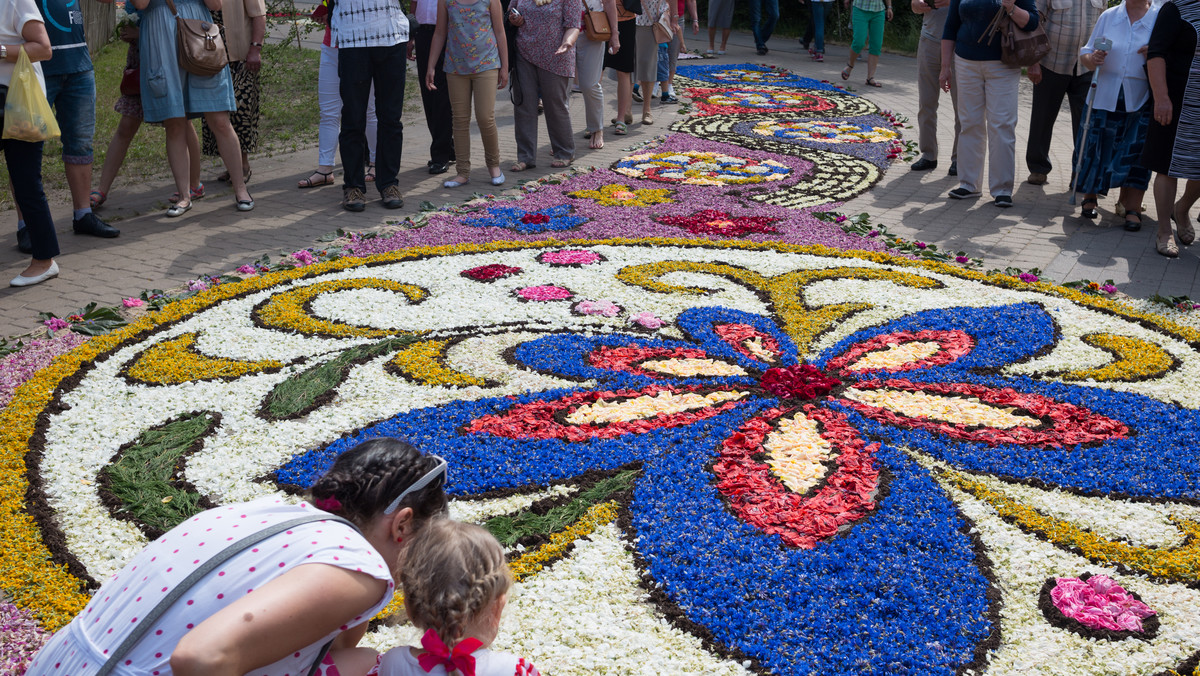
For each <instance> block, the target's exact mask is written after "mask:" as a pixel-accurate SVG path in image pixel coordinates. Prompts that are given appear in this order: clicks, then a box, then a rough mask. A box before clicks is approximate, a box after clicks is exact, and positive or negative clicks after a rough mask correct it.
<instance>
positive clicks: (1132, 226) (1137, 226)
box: [1125, 210, 1142, 232]
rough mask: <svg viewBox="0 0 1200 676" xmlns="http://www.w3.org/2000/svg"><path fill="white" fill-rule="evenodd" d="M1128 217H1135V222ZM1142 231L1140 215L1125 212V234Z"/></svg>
mask: <svg viewBox="0 0 1200 676" xmlns="http://www.w3.org/2000/svg"><path fill="white" fill-rule="evenodd" d="M1130 216H1137V220H1136V221H1134V220H1131V219H1130V218H1129V217H1130ZM1141 229H1142V215H1141V214H1140V213H1138V212H1137V211H1132V210H1131V211H1126V212H1125V232H1137V231H1138V230H1141Z"/></svg>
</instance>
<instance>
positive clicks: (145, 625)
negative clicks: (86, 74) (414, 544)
mask: <svg viewBox="0 0 1200 676" xmlns="http://www.w3.org/2000/svg"><path fill="white" fill-rule="evenodd" d="M22 1H23V2H24V1H27V0H22ZM445 479H446V462H445V461H444V460H442V459H441V458H438V457H436V456H425V455H421V453H419V452H418V451H417V450H416V449H414V448H412V447H411V446H409V445H408V444H405V443H403V442H400V441H396V440H393V439H373V440H371V441H367V442H364V443H362V444H359V445H358V446H356V447H354V448H352V449H350V450H349V451H346V452H345V453H343V454H342V455H340V456H338V458H337V460H335V461H334V463H333V466H332V467H331V468H330V469H329V471H328V472H326V474H325V475H324V476H323V477H321V478H320V479H318V480H317V482H316V483H315V484H313V486H312V488H311V489H310V490H309V493H310V497H309V499H310V502H301V503H299V504H295V505H290V504H285V503H284V502H283V501H281V500H279V499H278V498H275V497H265V498H260V499H258V500H254V501H252V502H246V503H240V504H233V505H225V506H222V507H217V508H215V509H210V510H208V511H206V512H201V513H200V514H198V515H196V516H195V517H192V518H191V519H188V520H187V521H185V522H184V523H183V524H181V525H179V526H176V527H175V528H174V529H172V530H170V531H169V532H167V534H166V535H164V536H162V537H161V538H159V539H157V540H155V541H154V542H152V543H150V544H149V545H147V546H146V548H145V549H143V550H142V551H141V552H140V553H139V554H137V555H135V556H134V557H133V559H131V560H130V561H129V563H128V564H126V566H125V568H123V569H122V570H121V571H120V572H119V573H117V574H116V575H114V576H113V577H112V578H111V579H110V580H109V581H108V582H107V583H106V584H105V585H104V586H103V587H101V588H100V590H99V591H98V592H96V595H95V596H93V597H92V601H91V602H90V603H88V605H87V607H86V608H85V609H84V610H83V612H81V613H80V614H79V615H78V616H77V617H76V618H75V619H74V620H72V621H71V623H70V624H68V625H67V626H65V627H63V628H62V629H60V630H59V631H58V633H57V634H55V635H54V637H53V640H51V641H47V643H46V646H45V647H44V648H42V650H41V652H39V653H38V654H37V656H36V657H35V658H34V660H33V664H32V665H31V666H30V667H29V671H28V672H26V673H27V676H48V675H50V674H89V673H96V672H97V670H98V668H99V667H100V665H101V664H104V663H105V661H112V662H114V663H116V664H120V665H121V667H120V668H119V669H118V670H117V671H116V672H114V673H131V674H155V673H162V674H176V676H187V675H189V674H207V675H212V674H248V673H254V674H267V675H269V676H284V675H285V674H308V673H311V671H310V669H312V667H313V666H314V663H316V662H318V661H322V660H321V656H322V655H323V654H324V650H325V649H326V648H328V647H329V645H330V644H333V643H334V640H335V639H336V640H337V643H336V645H337V647H341V648H349V647H353V646H354V645H355V644H356V643H357V642H358V640H359V639H360V638H361V637H362V635H363V634H364V633H365V632H366V630H367V623H368V622H369V621H370V620H371V618H372V617H373V616H374V615H375V614H377V613H378V612H379V611H380V610H382V609H383V608H384V607H385V606H386V605H387V604H388V603H389V602H390V601H391V599H392V595H393V592H394V591H395V583H396V581H398V580H399V579H400V572H401V569H402V566H403V562H404V550H405V547H406V546H407V545H408V542H409V541H410V540H411V539H412V537H413V535H414V534H416V533H417V531H419V530H420V529H421V528H422V527H423V526H424V525H425V524H426V523H427V522H428V520H429V519H432V518H438V517H443V516H445V512H446V495H445V493H444V492H443V490H442V486H443V484H444V483H445ZM252 533H254V534H258V535H261V536H264V537H262V539H259V540H257V541H254V542H249V543H248V544H245V546H244V547H238V546H236V545H237V543H241V542H242V540H243V539H245V538H247V536H250V535H251V534H252ZM229 543H234V545H233V546H232V549H233V550H234V552H232V556H231V557H229V558H227V559H225V560H223V561H221V560H218V559H217V555H218V553H224V552H223V551H222V550H223V548H224V547H227V546H230V545H229ZM210 562H212V563H210ZM134 571H136V572H134ZM193 576H195V578H196V579H195V580H194V582H193V583H192V584H190V586H188V585H185V584H184V583H185V582H187V581H190V580H191V578H192V577H193ZM176 588H179V592H178V593H176V591H175V590H176ZM159 608H162V609H163V610H164V611H165V612H163V613H162V614H161V615H157V616H155V615H154V614H153V613H152V612H151V609H154V610H158V609H159ZM83 618H87V619H86V620H85V619H83ZM135 632H139V633H140V634H141V638H140V639H137V638H135V639H134V640H133V642H131V643H130V644H129V645H125V642H126V639H127V638H128V637H130V636H136V635H135ZM323 663H327V664H328V663H329V660H328V658H326V660H325V661H324V662H323ZM328 673H335V672H334V671H333V670H332V669H330V670H329V671H328ZM347 673H349V672H347ZM359 673H361V672H359Z"/></svg>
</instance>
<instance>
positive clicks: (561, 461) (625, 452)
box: [275, 390, 773, 495]
mask: <svg viewBox="0 0 1200 676" xmlns="http://www.w3.org/2000/svg"><path fill="white" fill-rule="evenodd" d="M575 392H578V390H551V391H547V392H541V393H538V394H536V395H525V396H521V397H497V398H493V399H484V400H481V401H470V402H456V403H453V404H446V405H445V406H440V407H436V408H425V409H418V410H415V411H409V412H407V413H402V414H400V415H398V416H396V417H394V418H392V419H390V420H386V421H384V422H381V423H378V424H375V425H372V426H370V427H366V428H363V429H361V430H359V431H358V432H355V433H354V434H352V435H348V436H346V437H343V438H342V439H339V440H338V441H336V442H334V443H332V444H330V445H328V446H326V447H324V448H320V449H315V450H311V451H308V452H306V453H303V454H301V455H298V456H296V457H295V458H293V459H292V460H291V461H289V462H288V463H287V464H285V465H284V466H283V467H280V468H279V470H278V471H277V472H276V476H275V479H276V481H277V482H278V483H281V484H292V485H296V486H300V487H303V488H307V487H309V486H311V485H312V484H313V482H315V481H316V480H317V479H318V478H320V476H321V475H322V474H324V473H325V472H326V470H328V469H329V467H330V466H332V465H333V461H334V460H335V459H336V458H337V456H338V455H339V454H341V453H343V452H345V451H347V450H349V449H351V448H353V447H354V446H355V445H357V444H359V443H361V442H363V441H366V440H368V439H374V438H377V437H392V438H396V439H402V440H404V441H407V442H409V443H411V444H413V445H414V446H416V447H417V448H419V449H421V451H422V452H424V453H434V454H437V455H440V456H442V457H444V458H446V460H447V461H448V462H449V464H450V479H449V483H448V484H447V487H446V491H447V492H448V493H450V494H452V495H473V494H476V493H482V492H484V491H489V490H493V489H498V488H520V487H525V486H540V485H544V484H547V483H551V482H554V481H560V480H563V479H569V478H571V477H574V476H578V475H580V474H583V473H584V472H587V471H588V470H592V469H600V470H606V469H615V468H617V467H621V466H623V465H626V464H629V463H631V462H635V461H645V460H648V459H650V458H653V457H655V456H657V455H659V454H663V453H672V452H681V453H682V452H686V451H688V450H689V449H691V448H693V447H695V445H696V444H698V443H701V440H703V439H706V438H710V436H711V435H713V434H715V433H716V432H713V430H714V429H721V430H724V429H726V428H728V427H730V426H734V427H736V425H738V424H740V423H741V421H743V420H744V419H745V418H746V417H747V416H748V415H752V414H753V413H754V412H755V411H756V410H758V409H760V408H761V407H763V406H765V405H766V403H770V402H771V401H773V400H764V402H756V403H749V404H747V405H744V406H739V407H738V408H737V409H735V410H733V411H728V412H725V413H720V414H717V415H715V416H713V417H712V418H709V419H707V420H703V421H700V422H697V423H695V424H692V425H688V426H684V427H673V428H660V429H656V430H652V431H649V432H645V433H642V434H626V435H624V436H622V437H618V438H615V439H606V440H602V439H593V440H589V441H584V442H579V443H568V442H566V441H561V440H558V439H507V438H502V437H498V436H495V435H492V434H487V433H472V434H463V433H461V432H460V430H462V428H463V427H464V426H466V425H468V424H470V423H471V422H472V421H474V420H476V419H477V418H480V417H482V416H485V415H489V414H500V413H504V412H506V411H508V410H509V409H510V408H512V407H513V406H514V405H517V404H521V403H526V402H532V401H545V400H552V399H557V398H559V397H562V396H564V395H567V394H572V393H575ZM718 438H720V437H718ZM707 444H708V445H710V446H711V445H713V442H712V441H709V442H707Z"/></svg>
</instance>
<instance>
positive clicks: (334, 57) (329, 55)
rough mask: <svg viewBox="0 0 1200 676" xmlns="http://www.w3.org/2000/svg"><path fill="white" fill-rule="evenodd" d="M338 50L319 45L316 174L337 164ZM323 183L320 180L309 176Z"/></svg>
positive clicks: (339, 124)
mask: <svg viewBox="0 0 1200 676" xmlns="http://www.w3.org/2000/svg"><path fill="white" fill-rule="evenodd" d="M337 69H338V50H337V49H335V48H333V47H330V46H329V45H321V65H320V70H319V71H318V72H317V107H318V110H319V111H320V114H321V117H320V122H319V123H318V125H317V171H319V172H321V173H328V172H331V171H333V166H334V165H335V164H337V147H338V132H339V131H340V127H341V120H342V97H341V95H340V94H339V93H338V73H337ZM310 178H315V179H317V180H322V178H323V177H311V176H310Z"/></svg>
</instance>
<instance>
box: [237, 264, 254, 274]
mask: <svg viewBox="0 0 1200 676" xmlns="http://www.w3.org/2000/svg"><path fill="white" fill-rule="evenodd" d="M237 272H238V274H240V275H256V274H258V268H256V267H254V266H253V265H243V266H241V267H240V268H238V269H237Z"/></svg>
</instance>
